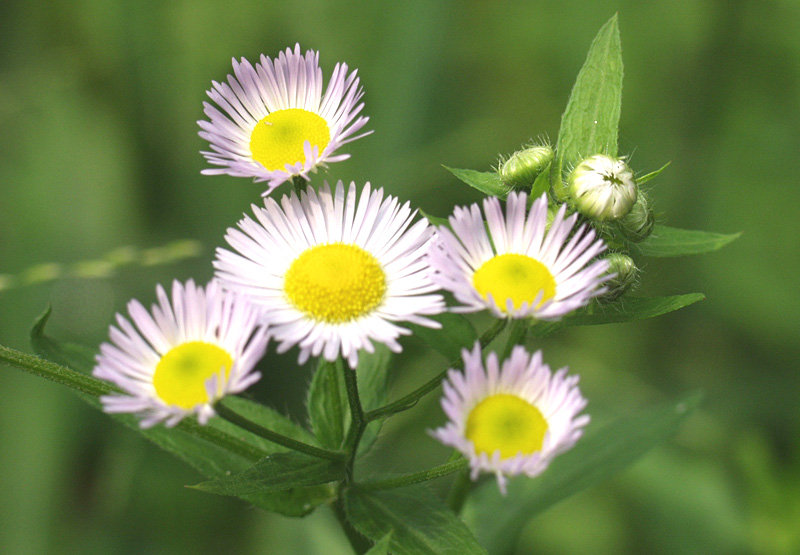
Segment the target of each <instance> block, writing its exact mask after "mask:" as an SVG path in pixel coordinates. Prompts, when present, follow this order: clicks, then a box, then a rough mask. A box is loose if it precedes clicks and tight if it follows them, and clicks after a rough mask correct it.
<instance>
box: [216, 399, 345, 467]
mask: <svg viewBox="0 0 800 555" xmlns="http://www.w3.org/2000/svg"><path fill="white" fill-rule="evenodd" d="M214 410H215V411H216V413H217V414H218V415H219V416H220V417H221V418H224V419H225V420H227V421H228V422H230V423H231V424H235V425H236V426H239V427H240V428H243V429H245V430H247V431H248V432H252V433H254V434H256V435H257V436H259V437H263V438H264V439H266V440H268V441H271V442H273V443H277V444H278V445H283V446H284V447H288V448H289V449H293V450H294V451H299V452H301V453H305V454H306V455H311V456H312V457H318V458H320V459H328V460H333V461H340V460H342V459H343V458H344V453H340V452H338V451H329V450H327V449H322V448H320V447H315V446H313V445H309V444H308V443H303V442H302V441H297V440H296V439H292V438H290V437H288V436H285V435H283V434H279V433H277V432H274V431H272V430H270V429H269V428H265V427H264V426H261V425H260V424H257V423H256V422H253V421H251V420H248V419H247V418H245V417H243V416H241V415H240V414H238V413H236V412H234V411H233V410H231V409H230V408H229V407H228V406H227V405H226V404H225V400H224V399H223V400H222V401H220V402H218V403H217V404H216V405H215V406H214Z"/></svg>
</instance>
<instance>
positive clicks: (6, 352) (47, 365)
mask: <svg viewBox="0 0 800 555" xmlns="http://www.w3.org/2000/svg"><path fill="white" fill-rule="evenodd" d="M0 362H5V363H6V364H8V365H9V366H13V367H14V368H19V369H20V370H24V371H26V372H30V373H31V374H33V375H35V376H39V377H40V378H45V379H47V380H50V381H53V382H56V383H60V384H61V385H66V386H67V387H70V388H72V389H75V390H77V391H80V392H81V393H86V394H87V395H91V396H92V397H99V396H101V395H108V394H109V393H114V392H115V391H118V390H117V389H116V388H115V387H114V386H113V385H111V384H110V383H108V382H105V381H103V380H98V379H97V378H94V377H92V376H87V375H86V374H81V373H80V372H76V371H75V370H71V369H70V368H67V367H65V366H61V365H60V364H56V363H55V362H50V361H49V360H45V359H43V358H39V357H37V356H35V355H29V354H27V353H23V352H20V351H15V350H14V349H9V348H8V347H4V346H3V345H0Z"/></svg>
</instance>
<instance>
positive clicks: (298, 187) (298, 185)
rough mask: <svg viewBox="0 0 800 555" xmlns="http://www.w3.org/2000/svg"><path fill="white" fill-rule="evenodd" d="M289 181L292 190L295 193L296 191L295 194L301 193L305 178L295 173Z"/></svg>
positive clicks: (303, 188)
mask: <svg viewBox="0 0 800 555" xmlns="http://www.w3.org/2000/svg"><path fill="white" fill-rule="evenodd" d="M291 182H292V189H293V190H294V192H295V193H297V196H298V197H299V196H300V193H302V192H303V191H304V190H305V187H303V184H304V183H306V180H305V179H303V178H302V177H300V176H298V175H296V176H294V177H293V178H292V179H291Z"/></svg>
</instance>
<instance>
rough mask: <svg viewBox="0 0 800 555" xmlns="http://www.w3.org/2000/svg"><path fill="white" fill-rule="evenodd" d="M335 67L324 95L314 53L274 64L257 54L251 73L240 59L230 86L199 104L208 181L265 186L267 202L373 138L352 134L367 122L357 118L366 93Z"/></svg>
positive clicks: (289, 54)
mask: <svg viewBox="0 0 800 555" xmlns="http://www.w3.org/2000/svg"><path fill="white" fill-rule="evenodd" d="M347 69H348V68H347V64H344V63H341V64H336V67H334V69H333V74H332V75H331V79H330V82H329V83H328V87H327V88H326V89H325V93H324V94H323V93H322V83H323V80H322V70H321V69H320V67H319V53H318V52H314V51H313V50H308V51H306V53H305V55H303V54H301V53H300V45H299V44H298V45H295V47H294V50H292V49H290V48H287V49H286V51H285V52H281V53H280V55H279V56H278V58H277V59H275V60H273V59H271V58H268V57H266V56H264V55H263V54H262V56H261V62H260V63H257V64H256V65H255V67H253V66H252V65H251V64H250V62H248V61H247V60H245V59H244V58H242V59H241V61H239V62H237V61H236V60H235V59H234V60H233V75H228V81H227V83H225V82H223V83H218V82H216V81H213V82H212V88H211V89H210V90H209V91H207V94H208V96H209V97H210V98H211V100H213V101H214V103H215V104H216V106H214V105H213V104H211V103H209V102H204V103H203V107H204V111H205V114H206V116H207V117H208V121H206V120H201V121H198V122H197V123H198V124H199V125H200V127H201V129H202V131H200V137H202V138H203V139H205V140H207V141H208V142H209V143H210V146H211V152H203V153H202V154H203V156H205V158H206V160H207V161H208V163H209V164H212V165H214V166H222V167H221V168H211V169H205V170H203V172H202V173H204V174H206V175H216V174H228V175H233V176H237V177H252V178H254V179H255V181H257V182H260V181H266V182H267V183H268V187H269V188H268V189H267V191H265V192H264V195H267V194H269V193H270V192H271V191H272V190H273V189H274V188H275V187H277V186H278V185H280V184H281V183H283V182H285V181H287V180H288V179H291V178H292V177H294V176H300V177H302V178H304V179H306V180H308V178H309V176H308V174H309V172H312V171H315V170H316V168H317V167H319V166H325V165H326V164H327V163H329V162H339V161H341V160H345V159H347V158H349V157H350V155H349V154H341V153H340V154H336V152H337V151H338V150H339V148H340V147H341V146H342V145H344V144H347V143H349V142H351V141H354V140H356V139H359V138H361V137H363V136H365V135H368V134H369V133H371V132H366V133H361V134H360V135H358V134H357V133H358V132H359V131H360V130H361V129H362V128H363V127H364V125H365V124H366V123H367V121H368V120H369V118H367V117H365V116H359V115H358V114H359V113H360V112H361V109H362V108H363V107H364V104H363V103H362V102H360V101H361V97H362V96H363V94H364V91H363V89H362V88H361V87H359V85H358V78H357V77H356V71H352V72H351V73H349V74H348V73H347Z"/></svg>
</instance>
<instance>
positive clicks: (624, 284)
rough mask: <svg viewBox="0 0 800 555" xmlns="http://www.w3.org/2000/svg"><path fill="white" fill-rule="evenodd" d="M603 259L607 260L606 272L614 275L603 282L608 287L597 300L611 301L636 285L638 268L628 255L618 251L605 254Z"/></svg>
mask: <svg viewBox="0 0 800 555" xmlns="http://www.w3.org/2000/svg"><path fill="white" fill-rule="evenodd" d="M603 259H605V260H607V261H608V273H609V274H614V277H612V278H611V279H610V280H608V281H606V282H605V284H604V285H605V286H606V288H608V291H606V292H605V293H604V294H603V295H602V296H600V297H599V299H598V300H600V301H602V302H611V301H615V300H617V299H619V298H620V297H621V296H622V295H624V294H625V293H627V292H628V291H630V290H631V289H633V288H634V287H635V286H636V285H637V281H638V278H639V268H637V267H636V264H634V262H633V259H632V258H631V257H630V256H627V255H625V254H622V253H620V252H612V253H611V254H607V255H605V256H604V257H603Z"/></svg>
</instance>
